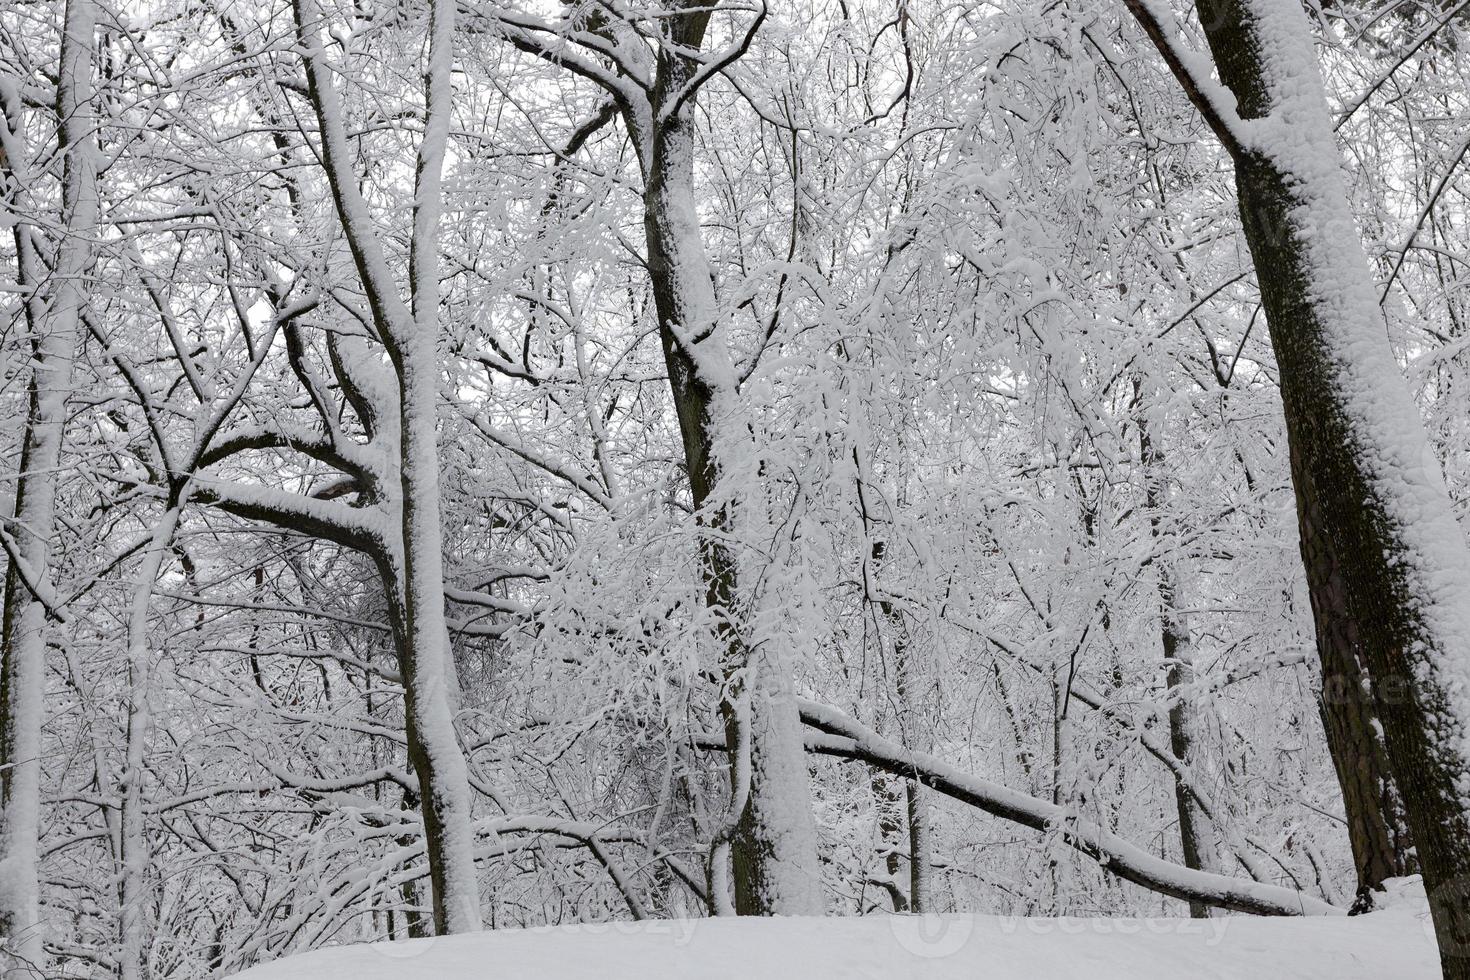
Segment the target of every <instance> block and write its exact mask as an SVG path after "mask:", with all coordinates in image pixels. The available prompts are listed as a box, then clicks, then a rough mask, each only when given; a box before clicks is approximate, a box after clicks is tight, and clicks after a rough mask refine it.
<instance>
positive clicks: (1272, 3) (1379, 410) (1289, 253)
mask: <svg viewBox="0 0 1470 980" xmlns="http://www.w3.org/2000/svg"><path fill="white" fill-rule="evenodd" d="M1198 9H1199V14H1200V20H1201V22H1202V23H1203V24H1204V27H1205V31H1206V34H1207V36H1208V39H1209V43H1210V47H1211V49H1212V51H1213V53H1214V60H1215V64H1216V66H1217V68H1218V69H1219V72H1220V76H1221V79H1222V80H1223V81H1224V82H1225V84H1226V85H1227V86H1228V87H1229V88H1230V90H1231V91H1232V92H1233V93H1234V94H1235V96H1236V99H1237V101H1238V103H1239V112H1240V116H1241V117H1242V118H1244V119H1247V120H1254V122H1251V123H1249V124H1248V125H1247V127H1245V128H1244V130H1243V132H1242V133H1241V134H1240V137H1241V142H1240V143H1239V144H1238V145H1237V146H1235V147H1234V148H1233V149H1234V155H1235V157H1236V160H1235V164H1236V186H1237V190H1238V194H1239V200H1240V214H1241V218H1242V221H1243V222H1244V226H1245V233H1246V238H1247V241H1248V242H1249V244H1250V249H1251V255H1252V257H1253V259H1254V261H1255V267H1256V275H1257V279H1258V281H1259V283H1260V288H1261V298H1262V302H1263V304H1264V306H1265V310H1266V315H1267V318H1268V320H1269V323H1270V329H1271V339H1272V342H1273V345H1274V347H1275V351H1276V360H1277V364H1278V365H1279V368H1280V377H1281V394H1282V400H1283V403H1284V408H1285V414H1286V425H1287V435H1288V440H1289V444H1290V451H1291V473H1292V482H1293V484H1294V486H1295V488H1296V499H1297V511H1298V519H1299V524H1300V531H1301V548H1302V557H1303V559H1304V561H1305V563H1306V567H1307V579H1308V584H1309V585H1310V587H1311V596H1312V607H1313V613H1314V616H1315V618H1316V620H1317V624H1318V628H1319V631H1327V632H1329V633H1331V631H1332V630H1333V629H1334V623H1335V622H1336V620H1337V619H1338V618H1339V617H1340V618H1342V619H1345V620H1347V621H1348V623H1350V628H1349V629H1348V630H1347V631H1345V633H1344V635H1343V642H1344V643H1350V644H1352V645H1353V646H1354V648H1355V652H1356V654H1357V656H1356V657H1355V660H1356V661H1357V662H1359V663H1361V664H1362V665H1363V667H1364V668H1365V673H1366V676H1367V678H1368V681H1369V685H1370V687H1371V693H1372V700H1373V704H1374V705H1375V706H1376V708H1377V712H1378V718H1379V720H1380V722H1381V724H1382V726H1383V732H1384V738H1385V742H1386V748H1387V755H1388V760H1389V763H1390V766H1391V767H1392V770H1393V772H1394V774H1395V775H1396V776H1397V777H1398V786H1399V789H1400V791H1401V792H1402V794H1403V798H1404V806H1405V810H1406V812H1407V815H1408V822H1409V826H1410V829H1411V830H1412V831H1413V835H1414V840H1415V842H1416V845H1417V848H1418V854H1419V860H1420V863H1421V866H1422V868H1423V873H1424V879H1425V884H1426V886H1427V888H1428V891H1429V897H1430V908H1431V912H1432V914H1433V918H1434V924H1435V931H1436V935H1437V937H1438V940H1439V944H1440V953H1441V961H1442V964H1443V967H1444V974H1445V976H1446V977H1448V978H1454V980H1465V978H1470V901H1467V900H1466V889H1467V887H1470V886H1467V883H1470V801H1467V798H1466V797H1467V795H1470V742H1467V738H1470V717H1467V716H1470V704H1467V700H1470V622H1467V620H1470V550H1467V548H1466V545H1465V539H1464V536H1463V532H1462V531H1461V530H1460V527H1459V525H1458V524H1457V522H1456V520H1455V517H1454V514H1453V511H1452V509H1451V504H1450V497H1449V494H1448V492H1447V491H1446V489H1445V485H1444V480H1443V477H1442V475H1441V473H1440V470H1439V465H1438V462H1437V460H1436V459H1435V457H1434V455H1433V453H1432V451H1431V449H1430V446H1429V443H1428V440H1427V438H1426V434H1425V431H1424V425H1423V423H1422V421H1421V420H1420V418H1419V416H1418V414H1417V408H1416V406H1415V405H1414V403H1413V400H1412V398H1411V397H1410V395H1409V392H1408V389H1407V387H1406V386H1405V384H1404V383H1403V380H1402V378H1401V377H1400V376H1399V372H1398V366H1397V365H1396V364H1395V363H1394V360H1393V358H1392V356H1391V354H1390V351H1389V348H1388V345H1387V344H1386V343H1385V341H1384V336H1383V322H1382V318H1381V315H1380V313H1379V311H1378V305H1377V302H1376V297H1375V296H1374V295H1373V291H1372V289H1371V288H1370V286H1369V283H1370V282H1371V281H1372V276H1371V273H1370V270H1369V267H1368V262H1367V259H1366V257H1365V256H1364V254H1363V251H1362V247H1361V244H1360V242H1359V239H1358V234H1357V229H1356V227H1355V226H1354V223H1353V219H1352V213H1351V210H1350V207H1349V203H1348V197H1347V190H1346V186H1345V183H1344V181H1343V179H1342V175H1341V172H1340V163H1339V158H1338V155H1337V148H1336V144H1335V141H1334V138H1333V134H1332V129H1331V126H1330V123H1329V114H1328V107H1327V102H1326V97H1325V94H1324V92H1323V88H1322V82H1321V77H1320V73H1319V68H1318V65H1317V62H1316V55H1315V52H1314V50H1313V47H1312V43H1313V42H1312V36H1311V30H1310V27H1309V25H1308V23H1307V19H1306V14H1305V13H1304V12H1303V10H1302V7H1301V5H1300V4H1296V3H1289V2H1283V0H1198ZM1333 642H1334V643H1335V642H1336V641H1335V640H1334V641H1333ZM1337 649H1338V648H1337V647H1336V646H1331V647H1330V649H1329V653H1333V654H1335V653H1336V650H1337ZM1349 673H1350V671H1349Z"/></svg>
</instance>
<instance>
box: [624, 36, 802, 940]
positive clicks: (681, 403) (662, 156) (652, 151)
mask: <svg viewBox="0 0 1470 980" xmlns="http://www.w3.org/2000/svg"><path fill="white" fill-rule="evenodd" d="M708 18H709V14H708V12H707V8H705V11H700V12H695V13H690V14H684V15H682V16H680V17H678V18H677V19H676V26H675V27H674V32H675V34H676V35H678V36H677V38H676V40H677V41H678V42H679V44H680V46H681V47H683V48H685V49H688V50H698V48H699V47H700V43H701V41H702V40H703V34H704V25H705V23H706V22H707V21H708ZM699 65H700V62H699V61H698V60H696V59H694V58H692V57H688V56H686V55H685V54H683V53H682V52H678V51H666V52H664V53H663V54H661V56H660V61H659V78H658V83H657V86H656V88H655V92H654V96H653V100H652V101H653V110H654V111H653V117H654V119H655V120H658V121H657V122H655V123H653V124H652V131H651V132H649V129H648V126H649V124H648V123H647V122H645V121H642V120H639V119H637V118H636V117H634V118H629V120H628V122H629V128H630V129H631V130H633V131H635V132H642V133H643V134H644V135H646V136H647V137H648V139H647V143H646V145H647V151H646V152H647V158H646V161H645V170H646V174H647V177H646V186H645V191H644V214H645V220H644V229H645V237H646V240H647V244H648V268H649V275H650V277H651V280H652V285H653V295H654V303H655V306H656V309H657V313H658V318H659V334H660V337H661V339H662V343H663V350H664V357H665V360H666V362H667V366H668V372H669V385H670V388H671V390H672V393H673V398H674V406H675V409H676V411H677V414H678V418H679V431H680V434H681V436H682V439H683V445H684V456H685V460H686V463H687V466H688V471H689V484H690V489H691V496H692V498H693V502H694V507H695V511H696V513H697V515H698V520H699V522H700V524H701V532H702V533H701V535H700V545H699V547H700V558H701V563H702V566H703V574H704V581H705V593H706V594H705V601H706V604H707V605H708V607H709V609H710V611H711V613H712V614H713V616H714V618H715V620H716V623H717V627H716V629H717V634H718V636H717V639H718V644H719V646H720V648H721V651H722V653H721V656H722V664H721V669H722V673H723V675H724V678H725V681H726V690H725V696H724V698H723V699H722V706H721V707H722V712H723V715H724V719H725V728H726V735H727V740H728V744H729V746H730V749H731V752H730V756H731V759H732V760H735V759H737V758H739V757H740V756H741V752H740V751H739V743H740V740H741V739H742V738H746V739H748V749H749V760H750V765H749V773H748V777H747V776H745V775H742V774H741V773H740V772H739V769H740V767H739V766H738V765H734V764H732V766H731V780H732V789H733V791H734V792H735V794H736V798H737V800H738V798H739V796H740V794H741V793H744V794H745V806H744V808H743V809H742V811H741V812H740V814H739V818H738V823H737V825H736V827H735V831H734V836H733V840H732V841H731V862H732V870H733V873H734V879H735V911H736V913H737V914H739V915H820V914H821V913H822V904H823V903H822V892H821V879H820V873H819V868H818V863H817V850H816V827H815V823H814V821H813V817H812V812H811V800H810V790H809V788H808V782H807V770H806V759H805V755H804V750H803V746H802V735H801V721H800V715H799V713H798V710H797V706H796V699H795V690H794V682H793V678H792V674H791V666H790V664H789V663H787V662H786V658H785V656H784V652H783V651H781V650H775V649H771V648H770V645H769V644H766V645H763V647H762V648H761V649H759V650H752V649H751V648H749V647H748V646H747V645H746V643H745V642H744V639H743V636H742V632H741V628H740V623H739V620H738V612H739V608H740V601H741V599H740V590H739V582H738V571H737V564H736V557H735V555H734V554H733V553H732V552H731V550H730V549H729V548H728V547H727V546H726V545H725V544H724V543H723V540H724V539H725V538H726V537H727V536H728V535H729V533H730V532H731V531H733V530H734V527H733V524H734V522H735V520H736V518H735V515H734V508H733V506H732V505H731V504H729V503H728V502H724V501H717V500H712V496H713V490H714V487H715V483H716V481H717V480H718V479H719V477H720V465H719V461H718V459H717V451H718V449H717V445H716V438H715V427H716V415H717V413H718V412H720V411H721V409H722V408H726V407H728V406H729V404H730V399H733V398H734V397H735V391H734V371H733V367H732V364H731V358H730V354H729V351H728V349H727V348H725V346H724V340H723V337H722V336H721V334H720V333H719V332H718V331H717V330H716V329H715V320H716V309H717V302H716V296H715V289H714V281H713V278H712V274H711V270H710V265H709V259H708V256H707V255H706V253H705V249H704V242H703V237H702V235H701V233H700V229H699V218H698V214H697V212H696V208H695V203H694V130H693V124H692V118H691V115H692V109H693V104H692V103H693V100H692V98H685V95H686V93H687V86H688V84H689V82H690V80H691V78H692V77H693V75H694V73H695V70H696V69H697V68H698V66H699ZM676 99H679V100H682V101H681V102H680V104H678V105H673V104H671V103H673V102H674V100H676ZM669 110H672V111H669ZM741 703H744V704H745V705H746V710H744V711H743V712H742V711H741V710H739V707H738V706H739V705H740V704H741ZM742 714H743V716H744V717H743V718H742V717H741V716H742ZM742 728H743V729H744V731H742ZM747 778H748V785H739V784H740V783H742V782H746V781H747Z"/></svg>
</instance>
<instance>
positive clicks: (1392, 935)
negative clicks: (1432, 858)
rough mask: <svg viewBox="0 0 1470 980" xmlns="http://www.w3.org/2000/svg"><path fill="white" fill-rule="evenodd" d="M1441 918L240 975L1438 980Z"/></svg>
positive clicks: (824, 937) (761, 926)
mask: <svg viewBox="0 0 1470 980" xmlns="http://www.w3.org/2000/svg"><path fill="white" fill-rule="evenodd" d="M1439 975H1440V974H1439V961H1438V955H1437V953H1436V951H1435V946H1434V940H1433V935H1432V931H1431V928H1430V926H1429V923H1428V921H1427V919H1425V918H1423V917H1421V916H1420V915H1418V914H1415V913H1414V912H1412V911H1409V910H1407V909H1403V908H1394V909H1389V910H1387V911H1383V912H1375V913H1373V914H1371V915H1363V916H1355V917H1352V918H1347V917H1335V918H1296V919H1284V918H1283V919H1274V918H1273V919H1265V918H1247V917H1235V918H1222V919H1206V920H1198V919H1195V920H1192V919H1030V918H1020V917H1005V916H968V915H964V916H961V915H947V916H889V917H885V916H870V917H867V918H849V919H836V918H829V919H814V918H813V919H800V918H790V919H694V920H676V921H658V922H643V923H616V924H600V925H577V926H557V927H551V928H543V929H526V930H503V931H497V932H485V933H480V934H477V935H469V936H450V937H446V938H441V939H415V940H408V941H404V942H396V943H374V944H370V945H369V944H364V945H358V946H338V947H333V948H329V949H322V950H317V951H315V952H311V953H305V954H302V955H300V956H293V957H288V958H286V959H283V960H278V961H276V962H274V963H268V964H265V965H263V966H258V967H255V968H253V969H250V970H247V971H245V972H244V973H242V974H239V977H240V980H448V978H452V980H480V978H484V980H594V978H595V980H606V978H623V977H627V978H637V980H737V978H739V980H743V978H756V980H781V978H785V977H801V978H803V980H820V978H828V977H830V978H833V980H838V978H842V980H846V978H873V980H975V978H977V977H983V978H985V980H1068V978H1072V977H1076V978H1078V980H1084V978H1085V980H1179V978H1181V977H1188V978H1190V980H1216V978H1218V980H1370V978H1371V980H1383V978H1384V977H1393V978H1395V980H1419V978H1423V980H1431V978H1437V977H1439Z"/></svg>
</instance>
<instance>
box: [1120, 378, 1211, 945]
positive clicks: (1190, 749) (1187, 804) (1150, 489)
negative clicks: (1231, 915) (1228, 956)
mask: <svg viewBox="0 0 1470 980" xmlns="http://www.w3.org/2000/svg"><path fill="white" fill-rule="evenodd" d="M1134 391H1135V392H1136V393H1137V394H1138V395H1139V396H1141V395H1142V386H1141V384H1139V383H1137V382H1135V387H1134ZM1138 448H1139V456H1140V458H1141V459H1142V461H1143V467H1144V501H1145V504H1146V506H1147V508H1148V515H1149V532H1150V535H1151V537H1152V539H1153V542H1154V554H1155V556H1156V558H1155V561H1154V567H1155V569H1156V573H1157V576H1158V595H1159V627H1160V629H1159V632H1160V635H1161V639H1162V645H1163V650H1164V683H1165V686H1166V688H1167V689H1168V692H1169V695H1170V705H1169V748H1170V750H1171V751H1172V752H1173V753H1174V758H1176V759H1178V760H1179V761H1180V762H1182V763H1184V765H1185V766H1187V767H1189V768H1191V769H1193V768H1195V763H1196V758H1195V757H1196V754H1197V753H1196V752H1195V746H1196V744H1197V743H1198V742H1199V736H1198V733H1197V731H1196V729H1197V727H1198V718H1197V717H1196V711H1197V709H1196V708H1195V707H1194V705H1192V704H1191V703H1190V702H1189V699H1188V698H1176V697H1174V694H1175V693H1176V692H1177V691H1178V690H1179V689H1180V688H1181V687H1185V686H1187V685H1188V684H1190V683H1192V682H1193V680H1194V646H1193V643H1192V641H1191V639H1190V635H1189V625H1188V623H1187V622H1186V620H1185V618H1184V614H1183V613H1182V612H1181V611H1180V608H1179V576H1178V571H1177V569H1176V568H1175V567H1174V564H1173V563H1172V561H1170V560H1169V559H1168V558H1166V557H1165V556H1164V554H1163V551H1164V549H1163V547H1162V540H1161V539H1162V525H1163V514H1162V509H1163V506H1164V502H1165V498H1166V488H1167V483H1166V477H1165V470H1164V453H1163V450H1162V449H1160V448H1159V445H1158V443H1157V442H1156V441H1154V438H1153V433H1152V432H1151V431H1150V430H1149V423H1148V420H1147V419H1146V418H1145V417H1144V416H1143V413H1141V412H1140V413H1139V416H1138ZM1174 802H1175V805H1176V807H1177V808H1178V812H1179V846H1180V850H1181V852H1182V853H1183V856H1184V865H1185V867H1188V868H1193V869H1194V870H1196V871H1213V872H1219V871H1220V861H1219V854H1218V851H1217V850H1216V846H1215V834H1214V829H1213V827H1212V826H1211V824H1210V820H1209V817H1207V816H1206V815H1205V813H1204V810H1203V809H1202V808H1201V807H1200V805H1199V801H1198V800H1196V799H1195V798H1194V794H1193V793H1192V792H1191V791H1190V788H1189V786H1188V785H1187V784H1186V783H1185V781H1184V780H1183V779H1181V778H1179V777H1178V776H1177V775H1176V776H1175V779H1174ZM1189 915H1190V917H1191V918H1195V919H1207V918H1209V916H1210V908H1209V906H1208V905H1205V904H1204V903H1203V902H1190V903H1189Z"/></svg>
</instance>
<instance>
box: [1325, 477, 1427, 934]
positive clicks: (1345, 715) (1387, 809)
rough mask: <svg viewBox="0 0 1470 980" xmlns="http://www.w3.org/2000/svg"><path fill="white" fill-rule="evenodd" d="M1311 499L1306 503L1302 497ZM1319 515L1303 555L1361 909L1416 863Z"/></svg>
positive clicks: (1329, 735) (1329, 740)
mask: <svg viewBox="0 0 1470 980" xmlns="http://www.w3.org/2000/svg"><path fill="white" fill-rule="evenodd" d="M1303 503H1304V504H1306V501H1303ZM1316 523H1317V522H1316V520H1314V519H1312V518H1306V517H1304V518H1303V520H1302V527H1303V537H1302V557H1303V559H1304V561H1305V562H1306V570H1307V582H1308V583H1309V590H1310V593H1311V597H1312V620H1313V623H1314V624H1315V626H1316V632H1317V655H1318V657H1319V658H1320V659H1321V661H1322V691H1321V695H1320V699H1319V702H1318V708H1319V710H1320V712H1321V715H1322V727H1323V730H1324V731H1325V732H1326V733H1327V747H1328V750H1329V752H1330V753H1331V755H1332V765H1333V768H1334V769H1335V770H1336V772H1337V781H1338V785H1339V786H1341V787H1342V803H1343V812H1344V814H1345V817H1346V820H1347V828H1348V841H1349V843H1350V844H1351V845H1352V850H1353V865H1354V867H1355V868H1356V869H1357V878H1358V881H1357V893H1358V903H1359V904H1358V905H1357V906H1356V907H1358V908H1360V909H1361V908H1365V907H1370V906H1371V903H1372V893H1373V891H1374V890H1377V889H1379V888H1381V887H1382V885H1383V882H1384V881H1385V880H1386V879H1388V878H1397V877H1402V876H1404V875H1411V874H1418V872H1419V861H1418V857H1417V855H1416V854H1415V851H1414V840H1413V835H1412V834H1411V833H1410V831H1409V826H1408V818H1407V816H1406V815H1405V813H1404V804H1403V798H1402V797H1401V796H1400V794H1399V791H1398V784H1397V782H1396V781H1395V780H1394V778H1393V775H1392V774H1391V773H1390V771H1389V764H1388V753H1387V750H1386V748H1385V746H1384V744H1383V737H1382V736H1381V735H1380V734H1379V731H1380V729H1379V721H1378V710H1377V708H1376V707H1374V704H1373V695H1372V686H1371V684H1370V683H1369V680H1368V674H1367V672H1366V671H1365V670H1364V668H1363V664H1362V663H1361V662H1360V661H1359V659H1358V652H1357V651H1358V650H1359V649H1360V648H1361V646H1362V640H1361V638H1360V637H1359V636H1358V631H1357V627H1356V625H1355V624H1354V623H1353V620H1352V617H1351V616H1350V615H1349V614H1348V610H1347V607H1346V602H1345V599H1346V596H1345V595H1344V593H1343V573H1342V570H1341V569H1339V568H1336V567H1334V560H1333V556H1332V553H1331V552H1330V551H1329V550H1328V549H1327V548H1325V547H1323V546H1322V542H1321V540H1320V538H1319V537H1317V536H1316V535H1315V533H1314V534H1313V535H1312V537H1310V538H1309V537H1308V536H1307V531H1306V529H1307V528H1308V527H1315V525H1316Z"/></svg>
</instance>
